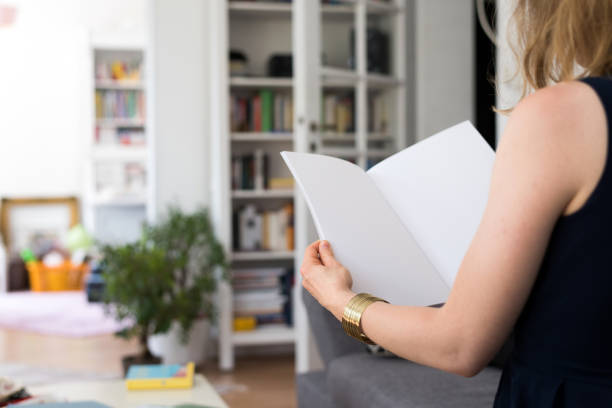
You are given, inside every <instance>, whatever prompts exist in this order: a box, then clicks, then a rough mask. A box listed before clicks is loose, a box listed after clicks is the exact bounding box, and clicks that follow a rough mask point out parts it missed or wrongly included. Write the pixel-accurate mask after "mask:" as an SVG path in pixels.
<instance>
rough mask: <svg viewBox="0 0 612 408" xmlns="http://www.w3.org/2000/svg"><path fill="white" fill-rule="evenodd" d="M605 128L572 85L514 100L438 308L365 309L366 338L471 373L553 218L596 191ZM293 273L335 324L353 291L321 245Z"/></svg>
mask: <svg viewBox="0 0 612 408" xmlns="http://www.w3.org/2000/svg"><path fill="white" fill-rule="evenodd" d="M605 123H606V121H605V114H604V112H603V109H602V107H601V105H600V104H599V101H598V99H597V96H596V95H595V94H594V93H593V91H592V90H591V89H590V88H589V87H588V86H586V85H584V84H582V83H568V84H562V85H557V86H555V87H551V88H547V89H544V90H541V91H538V92H536V93H535V94H534V95H532V96H530V97H528V98H526V99H525V100H524V101H522V102H521V103H520V104H519V106H518V107H517V108H516V109H515V111H514V113H513V114H512V117H511V118H510V120H509V123H508V125H507V128H506V132H505V135H504V137H503V139H502V142H501V144H500V146H499V149H498V152H497V157H496V161H495V166H494V170H493V175H492V180H491V187H490V192H489V200H488V203H487V207H486V210H485V213H484V215H483V219H482V221H481V224H480V226H479V228H478V231H477V233H476V235H475V237H474V239H473V241H472V243H471V245H470V248H469V250H468V252H467V254H466V256H465V257H464V259H463V262H462V264H461V267H460V269H459V272H458V274H457V277H456V280H455V283H454V285H453V288H452V291H451V293H450V295H449V298H448V301H447V303H446V304H445V305H444V306H443V307H441V308H439V309H436V308H428V307H411V306H395V305H390V304H384V303H374V304H372V305H371V306H370V307H369V308H368V309H367V310H366V311H365V312H364V313H363V316H362V320H361V322H362V328H363V330H364V332H365V333H366V334H367V336H368V337H369V338H371V339H372V340H373V341H375V342H376V343H377V344H380V345H381V346H383V347H384V348H385V349H387V350H390V351H392V352H394V353H395V354H397V355H399V356H401V357H404V358H406V359H409V360H412V361H415V362H418V363H421V364H425V365H429V366H433V367H437V368H440V369H442V370H445V371H449V372H454V373H457V374H461V375H465V376H471V375H475V374H476V373H478V372H479V371H480V370H481V368H482V367H484V366H485V365H486V364H487V363H488V362H489V360H490V359H491V358H492V356H493V355H494V354H495V353H496V352H497V350H498V349H499V347H500V346H501V344H502V343H503V341H504V340H505V339H506V338H507V336H508V334H509V332H510V331H511V329H512V327H513V325H514V323H515V321H516V319H517V318H518V315H519V314H520V312H521V310H522V308H523V306H524V304H525V302H526V300H527V297H528V295H529V293H530V291H531V288H532V285H533V283H534V281H535V278H536V276H537V271H538V269H539V267H540V263H541V261H542V258H543V255H544V252H545V250H546V247H547V244H548V240H549V237H550V234H551V231H552V229H553V227H554V225H555V223H556V221H557V219H558V218H559V216H561V215H562V214H564V213H570V212H573V211H575V210H576V209H578V208H580V207H581V206H582V204H583V203H584V202H585V201H586V199H587V198H588V197H589V195H590V193H591V192H592V191H593V189H594V187H595V186H596V184H597V182H598V180H599V177H600V175H601V173H602V171H603V167H604V164H605V160H606V146H607V136H606V126H605ZM381 268H384V265H381ZM301 273H302V276H303V284H304V287H305V288H306V289H307V290H309V291H310V292H311V293H312V294H313V296H315V298H317V300H319V302H320V303H321V304H322V305H323V306H325V307H326V308H327V309H329V310H330V311H331V312H332V313H333V314H334V315H335V316H336V317H337V318H338V319H340V318H341V316H342V312H343V308H344V305H346V303H347V302H348V299H350V298H351V297H352V296H353V295H354V293H352V292H351V291H350V287H351V284H352V282H351V280H350V273H349V272H348V271H347V270H346V269H345V268H343V267H342V265H340V264H339V263H338V262H337V261H336V260H335V258H334V257H333V253H332V251H331V248H330V247H329V244H327V243H326V242H315V243H313V244H312V245H311V246H310V247H309V248H308V249H307V251H306V255H305V258H304V263H303V265H302V268H301Z"/></svg>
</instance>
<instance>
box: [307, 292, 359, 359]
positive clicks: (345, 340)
mask: <svg viewBox="0 0 612 408" xmlns="http://www.w3.org/2000/svg"><path fill="white" fill-rule="evenodd" d="M302 299H303V301H304V306H305V307H306V311H307V313H308V322H309V323H310V328H311V329H312V332H313V337H314V339H315V343H316V345H317V349H318V350H319V354H320V355H321V359H322V360H323V362H324V363H325V366H326V367H327V366H328V365H329V363H330V362H331V361H332V360H333V359H335V358H337V357H340V356H344V355H346V354H352V353H360V352H365V350H366V347H365V345H363V344H362V343H360V342H359V341H357V340H355V339H353V338H352V337H349V336H347V335H346V334H345V333H344V330H342V325H341V324H340V322H339V321H338V320H336V318H335V317H334V316H333V315H332V314H331V313H330V312H328V311H327V310H326V309H324V308H323V307H322V306H321V305H320V304H319V302H317V300H316V299H315V298H313V297H312V295H311V294H310V293H308V291H306V290H304V289H302Z"/></svg>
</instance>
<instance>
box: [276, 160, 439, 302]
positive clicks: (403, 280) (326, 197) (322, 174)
mask: <svg viewBox="0 0 612 408" xmlns="http://www.w3.org/2000/svg"><path fill="white" fill-rule="evenodd" d="M281 155H282V156H283V159H284V160H285V162H286V163H287V166H288V167H289V169H290V170H291V172H292V173H293V176H294V177H295V179H296V181H297V183H298V186H299V187H300V189H301V190H302V193H303V194H304V196H305V198H306V202H307V204H308V206H309V208H310V211H311V213H312V216H313V218H314V222H315V226H316V228H317V231H318V233H319V237H320V238H321V239H326V240H328V241H329V242H330V243H331V245H332V249H333V250H334V253H335V256H336V258H337V259H338V261H340V262H341V263H342V264H343V265H344V266H346V267H347V268H348V270H349V271H350V272H351V274H352V276H353V290H354V291H356V292H369V293H372V294H375V295H376V296H380V297H382V298H385V299H386V300H388V301H389V302H391V303H394V304H403V305H430V304H434V303H439V302H442V301H444V300H445V299H446V297H447V295H448V291H449V288H448V286H446V284H445V283H444V282H443V281H442V279H441V278H440V276H439V275H438V273H437V272H436V271H435V269H434V267H433V265H432V264H431V263H430V262H429V260H428V259H427V257H426V256H425V255H424V254H423V252H422V251H421V249H420V248H419V246H418V245H417V243H416V242H415V240H414V238H413V237H412V235H411V234H410V233H409V232H408V230H407V229H406V228H405V227H404V225H403V224H402V222H401V220H400V219H399V218H398V216H397V215H396V214H395V213H394V212H393V210H392V209H391V207H390V206H389V204H387V202H386V201H385V199H384V198H383V196H382V195H381V193H380V191H379V190H378V189H377V187H376V186H375V185H374V183H373V182H372V180H371V179H370V178H369V177H368V176H367V175H366V173H365V172H364V171H363V170H362V169H361V168H359V167H358V166H356V165H354V164H352V163H350V162H347V161H345V160H341V159H337V158H333V157H328V156H321V155H316V154H307V153H293V152H282V153H281Z"/></svg>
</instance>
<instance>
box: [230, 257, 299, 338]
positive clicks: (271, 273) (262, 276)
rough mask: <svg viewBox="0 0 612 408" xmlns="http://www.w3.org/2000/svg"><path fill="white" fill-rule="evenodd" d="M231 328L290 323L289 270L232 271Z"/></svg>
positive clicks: (255, 269) (291, 277)
mask: <svg viewBox="0 0 612 408" xmlns="http://www.w3.org/2000/svg"><path fill="white" fill-rule="evenodd" d="M232 275H233V280H232V286H233V290H234V330H252V329H255V328H256V327H261V326H265V325H269V324H287V325H292V324H293V321H292V315H291V288H292V286H293V270H292V269H285V268H245V269H237V270H235V271H233V274H232Z"/></svg>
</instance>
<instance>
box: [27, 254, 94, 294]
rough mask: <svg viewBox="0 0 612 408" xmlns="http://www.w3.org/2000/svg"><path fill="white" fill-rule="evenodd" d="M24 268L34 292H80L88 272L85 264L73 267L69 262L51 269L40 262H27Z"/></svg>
mask: <svg viewBox="0 0 612 408" xmlns="http://www.w3.org/2000/svg"><path fill="white" fill-rule="evenodd" d="M26 267H27V269H28V274H29V276H30V289H31V290H32V291H34V292H48V291H64V290H82V289H83V283H84V282H85V276H86V275H87V273H88V272H89V268H88V266H87V264H81V265H73V264H72V263H71V262H70V261H66V262H64V263H63V264H62V265H59V266H55V267H52V268H51V267H47V266H45V265H44V264H43V263H42V262H38V261H37V262H28V263H27V264H26Z"/></svg>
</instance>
